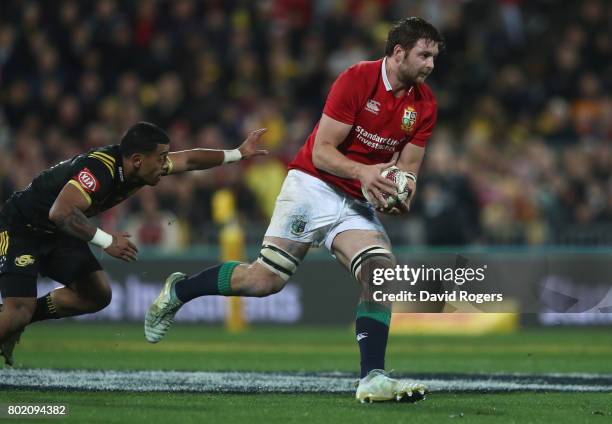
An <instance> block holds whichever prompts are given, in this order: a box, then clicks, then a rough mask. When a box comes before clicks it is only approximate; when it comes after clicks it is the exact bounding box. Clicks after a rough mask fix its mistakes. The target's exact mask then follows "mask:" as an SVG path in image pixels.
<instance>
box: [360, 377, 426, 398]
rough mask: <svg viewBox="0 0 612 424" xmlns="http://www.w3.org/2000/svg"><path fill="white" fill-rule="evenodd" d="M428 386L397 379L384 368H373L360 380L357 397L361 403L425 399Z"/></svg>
mask: <svg viewBox="0 0 612 424" xmlns="http://www.w3.org/2000/svg"><path fill="white" fill-rule="evenodd" d="M426 393H427V387H426V386H425V385H424V384H422V383H418V382H416V381H412V380H397V379H395V378H391V377H389V375H388V374H387V373H386V372H385V371H384V370H372V371H370V372H369V373H368V375H366V376H365V377H363V378H362V379H360V380H359V381H358V386H357V392H356V393H355V398H357V400H359V401H360V402H361V403H365V402H370V403H372V402H383V401H389V400H395V401H397V402H418V401H420V400H423V399H425V394H426Z"/></svg>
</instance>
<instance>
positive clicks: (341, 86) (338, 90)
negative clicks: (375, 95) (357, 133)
mask: <svg viewBox="0 0 612 424" xmlns="http://www.w3.org/2000/svg"><path fill="white" fill-rule="evenodd" d="M363 85H364V83H363V81H362V78H360V75H359V72H358V68H357V67H356V66H351V67H350V68H348V69H347V70H346V71H344V72H342V73H341V74H340V76H339V77H338V78H337V79H336V81H334V84H333V85H332V87H331V89H330V90H329V94H328V95H327V101H326V102H325V107H324V108H323V113H324V114H326V115H327V116H329V117H330V118H332V119H335V120H336V121H340V122H343V123H345V124H348V125H353V124H354V123H355V119H356V117H357V114H358V113H359V109H360V108H361V107H363V104H364V103H365V99H363V96H364V94H363V93H364V91H366V90H364V89H363V88H364V87H362V86H363ZM366 95H367V93H366Z"/></svg>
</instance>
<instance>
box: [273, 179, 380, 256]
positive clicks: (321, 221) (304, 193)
mask: <svg viewBox="0 0 612 424" xmlns="http://www.w3.org/2000/svg"><path fill="white" fill-rule="evenodd" d="M348 230H372V231H378V232H380V233H382V234H384V235H385V237H387V233H386V232H385V229H384V227H383V225H382V223H381V222H380V220H379V219H378V216H377V215H376V211H375V209H374V207H373V206H372V205H370V204H369V203H366V202H363V201H359V200H356V199H354V198H352V197H350V196H349V195H347V194H345V193H343V192H342V191H340V190H339V189H337V188H335V187H333V186H332V185H330V184H328V183H326V182H325V181H323V180H321V179H319V178H316V177H313V176H312V175H310V174H307V173H305V172H302V171H299V170H297V169H292V170H290V171H289V173H288V174H287V178H286V179H285V182H284V183H283V187H282V189H281V192H280V194H279V195H278V197H277V198H276V205H275V206H274V213H273V215H272V220H271V221H270V225H269V226H268V230H267V231H266V236H269V237H281V238H285V239H289V240H293V241H299V242H302V243H312V244H313V245H314V246H321V245H325V247H327V248H328V249H329V250H330V251H331V246H332V243H333V241H334V238H335V237H336V236H337V235H338V234H340V233H342V232H344V231H348Z"/></svg>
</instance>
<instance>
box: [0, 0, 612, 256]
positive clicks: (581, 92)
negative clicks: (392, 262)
mask: <svg viewBox="0 0 612 424" xmlns="http://www.w3.org/2000/svg"><path fill="white" fill-rule="evenodd" d="M413 15H416V16H421V17H423V18H425V19H427V20H429V21H430V22H432V23H433V24H434V25H436V26H437V27H438V28H439V29H440V31H441V32H442V33H443V35H444V36H445V38H446V41H447V46H446V51H444V52H443V53H442V54H441V55H440V57H439V59H438V61H437V64H436V70H435V71H434V73H433V74H432V77H430V81H429V83H430V85H431V86H432V88H433V89H434V92H435V93H436V95H437V98H438V103H439V121H438V126H437V128H436V131H435V132H434V136H433V138H432V140H431V141H430V144H429V147H428V153H427V156H426V163H425V165H424V169H423V171H422V173H421V178H420V181H419V192H418V199H417V202H416V204H415V205H414V211H413V212H412V213H411V215H410V217H409V218H408V219H406V220H399V219H397V218H393V219H387V223H388V224H389V227H388V228H389V229H390V231H389V232H390V235H391V237H392V239H393V241H394V242H395V243H417V244H430V245H461V244H531V245H534V244H589V245H592V244H604V243H605V244H610V243H612V175H611V170H612V97H611V95H610V93H612V66H611V65H612V5H611V4H610V2H605V1H597V0H592V1H591V0H585V1H581V2H561V1H552V0H532V1H521V0H498V1H483V0H474V1H469V0H464V1H454V0H437V1H436V0H429V1H390V0H346V1H339V0H313V1H308V0H262V1H247V0H242V1H241V0H234V1H222V0H202V1H195V0H173V1H162V0H158V1H156V0H139V1H116V0H97V1H75V0H62V1H59V0H58V1H53V2H47V1H42V0H39V1H34V0H6V1H2V2H0V96H1V99H2V100H1V102H0V201H4V200H6V198H7V197H8V196H9V195H10V193H11V192H12V191H13V190H15V189H20V188H23V187H25V186H26V185H27V184H28V183H29V181H30V180H31V179H32V177H33V176H34V175H36V174H37V173H38V172H39V171H40V170H42V169H44V168H46V167H48V166H50V165H52V164H54V163H57V162H58V161H60V160H63V159H65V158H68V157H70V156H72V155H75V154H78V153H80V152H82V151H84V150H85V149H89V148H92V147H96V146H101V145H106V144H115V143H117V142H118V139H119V137H120V136H121V134H122V132H123V131H124V130H125V129H126V128H127V127H128V126H129V125H131V124H132V123H134V122H136V121H139V120H148V121H152V122H154V123H156V124H158V125H160V126H162V127H163V128H164V129H166V130H167V132H168V133H169V135H170V137H171V140H172V146H171V147H172V149H173V150H180V149H186V148H191V147H205V148H232V147H235V146H237V145H238V144H239V143H240V142H241V141H242V140H243V139H244V137H245V135H246V134H247V133H248V132H249V131H250V130H253V129H256V128H259V127H267V128H268V133H267V135H266V136H265V141H266V144H267V146H266V147H267V148H268V149H270V150H271V152H272V154H271V155H270V156H269V157H267V158H265V159H261V160H257V161H253V162H251V163H241V164H239V165H230V166H225V167H221V168H217V169H215V170H213V171H207V172H202V173H192V174H191V175H182V176H175V177H170V178H166V179H164V180H163V181H162V183H161V184H160V186H158V187H156V188H155V189H154V190H150V189H145V190H142V192H141V193H140V194H139V195H137V196H136V197H135V198H134V199H132V200H131V201H129V202H126V203H125V204H123V205H121V206H120V207H118V208H116V209H115V210H113V211H110V212H108V213H106V214H105V215H104V216H103V217H102V218H101V219H102V220H103V221H104V222H103V225H105V226H106V227H107V228H108V229H111V228H112V227H119V226H121V227H123V228H125V227H127V229H128V230H131V231H133V232H134V233H135V234H136V240H137V242H138V243H140V244H141V245H162V246H165V247H166V248H170V249H173V248H179V247H181V246H185V245H188V244H193V243H201V242H204V243H206V242H214V241H216V238H215V237H216V231H217V229H216V227H215V225H213V224H211V219H212V209H211V199H212V197H213V193H214V192H215V191H216V190H218V189H219V188H230V189H231V190H233V191H234V192H235V194H236V198H237V204H238V206H239V211H240V217H241V220H242V221H243V222H244V223H245V224H246V225H245V227H246V228H247V230H248V234H249V239H248V240H249V241H250V242H257V241H258V240H259V239H260V238H261V237H262V235H263V232H264V230H265V226H266V225H267V222H268V218H269V216H270V214H271V211H272V209H273V205H274V199H275V197H276V194H277V193H278V191H279V189H280V185H281V183H282V180H283V178H284V175H285V172H286V171H285V164H286V163H287V162H288V161H289V160H291V159H292V157H293V155H294V154H295V152H296V151H297V149H298V148H299V147H300V145H301V144H302V143H303V142H304V140H305V139H306V137H307V135H308V134H309V132H310V131H311V129H312V127H313V125H314V123H315V122H316V120H317V119H318V117H319V115H320V112H321V110H322V106H323V103H324V100H325V96H326V93H327V90H328V89H329V86H330V84H331V82H333V80H334V78H335V77H336V76H337V75H338V74H339V73H340V72H341V71H343V70H344V69H345V68H347V67H348V66H350V65H351V64H353V63H355V62H358V61H360V60H369V59H375V58H379V57H381V56H382V51H383V48H384V42H385V38H386V34H387V31H388V29H389V25H390V22H392V21H394V20H396V19H398V18H400V17H404V16H413Z"/></svg>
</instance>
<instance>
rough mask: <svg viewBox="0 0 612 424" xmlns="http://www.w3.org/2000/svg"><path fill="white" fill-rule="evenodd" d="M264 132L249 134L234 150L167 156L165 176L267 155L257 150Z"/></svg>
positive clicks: (187, 152) (172, 153) (188, 152)
mask: <svg viewBox="0 0 612 424" xmlns="http://www.w3.org/2000/svg"><path fill="white" fill-rule="evenodd" d="M265 132H266V129H265V128H260V129H258V130H255V131H253V132H251V133H250V134H249V136H248V137H247V139H246V140H245V141H244V142H243V143H242V144H241V145H240V147H238V148H237V149H234V150H212V149H191V150H183V151H180V152H170V153H169V154H168V167H167V171H166V175H169V174H178V173H179V172H185V171H197V170H202V169H209V168H214V167H215V166H219V165H222V164H224V163H231V162H236V161H239V160H241V159H248V158H252V157H254V156H260V155H267V154H268V151H267V150H262V149H259V146H258V144H259V139H260V138H261V136H262V135H263V134H264V133H265Z"/></svg>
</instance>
